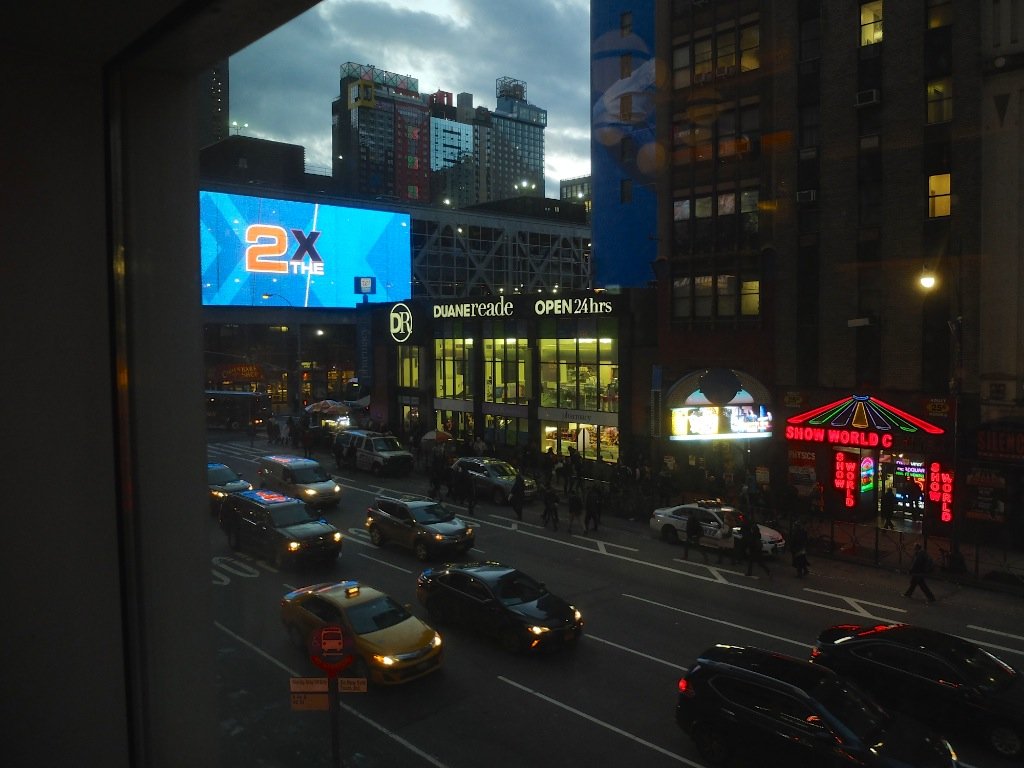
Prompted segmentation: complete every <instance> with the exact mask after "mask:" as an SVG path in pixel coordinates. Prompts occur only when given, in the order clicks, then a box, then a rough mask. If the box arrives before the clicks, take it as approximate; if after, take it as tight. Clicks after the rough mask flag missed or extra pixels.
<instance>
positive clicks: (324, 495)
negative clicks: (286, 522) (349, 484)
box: [256, 453, 341, 507]
mask: <svg viewBox="0 0 1024 768" xmlns="http://www.w3.org/2000/svg"><path fill="white" fill-rule="evenodd" d="M256 463H257V464H258V465H259V470H258V472H259V476H260V488H267V489H269V490H272V491H278V492H279V493H282V494H284V495H286V496H294V497H295V498H297V499H302V500H303V501H304V502H306V503H307V504H309V505H310V506H311V507H336V506H338V504H339V503H340V502H341V486H340V485H338V484H337V483H336V482H335V481H334V478H333V477H331V476H330V475H329V474H327V472H326V470H324V468H323V467H322V466H320V462H318V461H314V460H313V459H304V458H302V457H301V456H293V455H291V454H287V453H284V454H278V455H275V456H261V457H260V458H259V459H257V460H256Z"/></svg>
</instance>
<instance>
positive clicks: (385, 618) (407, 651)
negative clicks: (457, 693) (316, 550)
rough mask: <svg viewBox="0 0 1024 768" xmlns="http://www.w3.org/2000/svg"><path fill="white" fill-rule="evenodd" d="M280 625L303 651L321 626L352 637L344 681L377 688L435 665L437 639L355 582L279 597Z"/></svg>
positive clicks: (404, 611) (383, 596) (386, 598)
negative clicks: (358, 679)
mask: <svg viewBox="0 0 1024 768" xmlns="http://www.w3.org/2000/svg"><path fill="white" fill-rule="evenodd" d="M281 621H282V623H283V624H284V627H285V630H286V631H287V632H288V636H289V637H291V638H292V641H293V642H294V643H295V644H296V645H298V646H299V647H300V648H302V649H303V650H308V649H309V642H310V638H311V637H312V636H313V633H314V632H316V631H317V630H319V629H320V628H321V627H325V626H330V625H337V626H340V627H342V628H344V629H345V630H347V632H348V633H349V634H350V635H351V637H352V638H353V655H354V656H355V657H356V658H355V661H354V662H353V664H352V665H351V666H350V667H349V668H348V669H347V670H346V671H345V672H344V676H346V677H365V678H367V680H368V681H369V682H372V683H376V684H378V685H396V684H398V683H407V682H409V681H410V680H415V679H417V678H420V677H424V676H425V675H429V674H430V673H431V672H435V671H436V670H438V669H440V667H441V660H442V657H443V649H442V642H441V635H439V634H438V633H437V632H435V631H434V630H433V629H432V628H431V627H430V626H428V625H427V624H426V623H424V622H423V621H420V620H419V619H418V618H416V617H415V616H413V615H412V614H411V613H410V612H409V610H408V609H407V608H406V607H405V606H403V605H401V604H399V603H397V602H396V601H395V600H393V599H392V598H391V597H390V596H388V595H386V594H385V593H383V592H381V591H380V590H377V589H374V588H373V587H370V586H367V585H366V584H360V583H359V582H357V581H342V582H338V583H336V584H332V583H325V584H314V585H312V586H309V587H303V588H301V589H296V590H295V591H294V592H289V593H288V594H287V595H285V596H284V597H283V598H282V599H281Z"/></svg>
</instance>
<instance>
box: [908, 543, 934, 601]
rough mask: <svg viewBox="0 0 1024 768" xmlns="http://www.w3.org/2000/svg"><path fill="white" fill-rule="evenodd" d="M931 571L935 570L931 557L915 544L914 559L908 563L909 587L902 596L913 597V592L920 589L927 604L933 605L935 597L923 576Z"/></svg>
mask: <svg viewBox="0 0 1024 768" xmlns="http://www.w3.org/2000/svg"><path fill="white" fill-rule="evenodd" d="M933 570H935V563H934V561H933V560H932V558H931V555H929V554H928V553H927V552H925V551H924V547H922V546H921V545H920V544H915V545H914V559H913V560H911V561H910V586H908V587H907V591H906V592H904V593H903V596H904V597H911V596H913V594H914V590H915V589H917V588H918V587H920V588H921V591H922V592H924V596H925V599H926V600H928V602H929V604H930V603H934V602H935V595H933V594H932V591H931V589H930V588H929V587H928V582H927V581H925V576H927V575H928V574H929V573H931V572H932V571H933Z"/></svg>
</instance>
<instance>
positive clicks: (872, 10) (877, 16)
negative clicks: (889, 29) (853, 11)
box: [860, 0, 882, 45]
mask: <svg viewBox="0 0 1024 768" xmlns="http://www.w3.org/2000/svg"><path fill="white" fill-rule="evenodd" d="M880 42H882V0H873V1H872V2H870V3H861V4H860V44H861V45H874V44H875V43H880Z"/></svg>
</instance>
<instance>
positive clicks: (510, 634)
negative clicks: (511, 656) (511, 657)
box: [498, 627, 523, 653]
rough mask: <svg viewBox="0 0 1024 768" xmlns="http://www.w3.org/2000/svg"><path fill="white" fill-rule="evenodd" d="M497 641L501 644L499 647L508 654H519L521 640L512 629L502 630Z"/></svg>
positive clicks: (521, 644)
mask: <svg viewBox="0 0 1024 768" xmlns="http://www.w3.org/2000/svg"><path fill="white" fill-rule="evenodd" d="M498 640H499V641H500V642H501V647H502V648H504V649H505V650H506V651H508V652H509V653H519V652H520V651H521V650H522V649H523V641H522V638H520V637H519V633H518V632H516V631H515V629H513V628H512V627H507V628H505V629H503V630H502V631H501V635H499V636H498Z"/></svg>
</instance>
